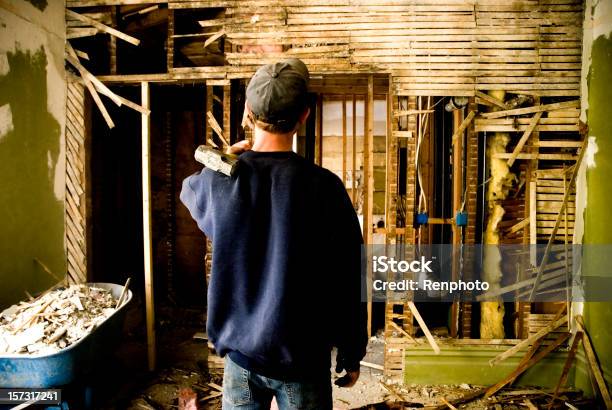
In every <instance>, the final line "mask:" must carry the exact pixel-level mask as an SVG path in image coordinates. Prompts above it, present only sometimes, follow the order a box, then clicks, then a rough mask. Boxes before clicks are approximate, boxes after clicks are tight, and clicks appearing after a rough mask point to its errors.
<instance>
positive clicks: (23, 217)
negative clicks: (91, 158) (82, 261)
mask: <svg viewBox="0 0 612 410" xmlns="http://www.w3.org/2000/svg"><path fill="white" fill-rule="evenodd" d="M7 60H8V65H9V71H8V73H7V74H6V75H4V76H1V77H0V106H3V105H5V104H9V105H10V111H11V114H12V128H13V129H12V131H9V132H8V133H6V134H5V135H4V136H3V137H2V138H1V139H0V176H1V180H2V183H1V186H2V189H0V221H2V222H1V223H0V256H1V257H0V275H1V279H2V286H0V306H5V305H7V304H9V303H13V302H16V301H18V300H21V299H23V298H24V296H25V295H24V290H27V291H29V292H36V291H39V290H42V289H44V288H46V287H49V286H50V285H51V284H53V283H54V280H53V278H52V277H50V276H49V275H48V274H46V273H44V271H43V270H42V268H41V267H40V265H38V264H37V263H36V262H35V260H34V258H38V259H39V260H40V261H42V262H43V263H44V264H45V265H46V266H47V267H48V268H49V269H50V270H51V271H52V272H54V273H56V274H57V275H58V276H61V277H63V276H64V272H65V270H66V267H65V264H66V262H65V254H64V239H63V236H64V206H63V201H62V200H58V199H57V198H56V196H55V193H54V179H55V169H54V165H55V164H57V162H58V155H59V153H60V152H59V151H60V126H59V124H58V123H57V121H56V120H55V118H54V117H53V116H52V115H51V114H50V113H49V112H48V111H47V83H46V81H47V71H46V66H47V56H46V54H45V51H44V48H42V47H41V48H40V49H39V50H37V51H35V52H32V51H29V50H27V51H21V50H19V49H17V50H16V52H14V53H11V52H9V53H7Z"/></svg>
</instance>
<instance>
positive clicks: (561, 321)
mask: <svg viewBox="0 0 612 410" xmlns="http://www.w3.org/2000/svg"><path fill="white" fill-rule="evenodd" d="M567 320H568V319H567V315H565V316H563V317H562V318H560V319H558V320H556V321H554V322H552V323H551V324H549V325H548V326H546V327H545V328H542V330H540V331H538V332H537V333H535V334H534V335H533V336H530V337H528V338H527V339H524V340H522V341H521V342H519V343H517V344H516V345H514V346H512V347H511V348H510V349H508V350H506V351H505V352H503V353H500V354H498V355H497V356H495V357H494V358H493V359H491V360H489V365H491V366H495V365H496V364H497V363H499V362H501V361H503V360H506V359H507V358H508V357H510V356H512V355H514V354H515V353H516V352H518V351H519V350H521V349H523V348H525V347H526V346H529V345H531V344H532V343H533V342H535V341H536V340H538V339H539V338H540V337H542V336H544V335H546V334H548V333H550V332H551V331H553V330H555V329H556V328H558V327H559V326H561V325H563V324H565V323H567Z"/></svg>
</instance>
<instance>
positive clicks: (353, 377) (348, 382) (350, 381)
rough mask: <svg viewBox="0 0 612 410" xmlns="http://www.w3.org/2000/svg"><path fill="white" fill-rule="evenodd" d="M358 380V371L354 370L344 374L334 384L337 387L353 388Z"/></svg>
mask: <svg viewBox="0 0 612 410" xmlns="http://www.w3.org/2000/svg"><path fill="white" fill-rule="evenodd" d="M358 379H359V370H355V371H354V372H346V374H345V375H344V376H342V377H340V378H339V379H338V380H336V381H335V382H334V384H335V385H336V386H338V387H346V388H348V387H353V386H354V385H355V383H357V380H358Z"/></svg>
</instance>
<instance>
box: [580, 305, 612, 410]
mask: <svg viewBox="0 0 612 410" xmlns="http://www.w3.org/2000/svg"><path fill="white" fill-rule="evenodd" d="M576 324H577V325H578V328H579V329H580V331H581V332H582V335H583V336H582V346H583V347H584V352H585V353H586V356H587V361H588V362H589V367H590V369H591V372H593V376H594V377H595V381H596V382H597V387H598V388H599V392H600V393H601V396H602V398H603V400H604V404H605V405H606V408H607V409H610V408H612V398H610V392H609V391H608V386H607V384H606V379H605V377H604V375H603V372H602V370H601V367H600V366H599V363H598V361H597V356H596V355H595V350H594V349H593V345H592V344H591V338H590V337H589V334H588V333H587V331H586V326H585V324H584V319H583V318H582V316H581V315H577V316H576Z"/></svg>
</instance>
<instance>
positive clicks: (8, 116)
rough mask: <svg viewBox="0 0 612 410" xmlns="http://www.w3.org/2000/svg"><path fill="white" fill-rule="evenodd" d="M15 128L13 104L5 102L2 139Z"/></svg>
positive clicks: (1, 110)
mask: <svg viewBox="0 0 612 410" xmlns="http://www.w3.org/2000/svg"><path fill="white" fill-rule="evenodd" d="M0 60H1V59H0ZM0 64H1V63H0ZM13 129H14V127H13V113H12V111H11V105H10V104H4V105H3V106H1V107H0V141H2V138H3V137H4V136H5V135H6V134H8V133H9V132H11V131H13Z"/></svg>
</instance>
